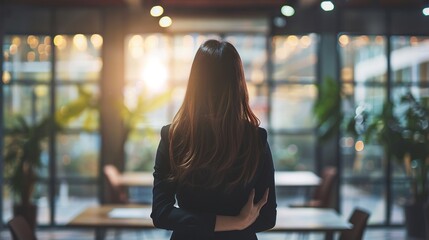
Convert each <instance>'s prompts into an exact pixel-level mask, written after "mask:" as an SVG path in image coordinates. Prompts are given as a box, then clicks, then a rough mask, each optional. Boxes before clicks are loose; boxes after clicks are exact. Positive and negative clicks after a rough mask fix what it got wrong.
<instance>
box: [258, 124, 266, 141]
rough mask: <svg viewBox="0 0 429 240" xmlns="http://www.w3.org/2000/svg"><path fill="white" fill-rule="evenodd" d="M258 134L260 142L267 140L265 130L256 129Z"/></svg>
mask: <svg viewBox="0 0 429 240" xmlns="http://www.w3.org/2000/svg"><path fill="white" fill-rule="evenodd" d="M258 134H259V137H260V138H261V139H262V140H264V139H267V135H268V133H267V130H266V129H265V128H262V127H258Z"/></svg>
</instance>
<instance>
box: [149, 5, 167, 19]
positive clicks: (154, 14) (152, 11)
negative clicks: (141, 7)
mask: <svg viewBox="0 0 429 240" xmlns="http://www.w3.org/2000/svg"><path fill="white" fill-rule="evenodd" d="M163 13H164V8H162V7H161V6H153V7H152V8H151V9H150V15H152V17H159V16H161V15H162V14H163Z"/></svg>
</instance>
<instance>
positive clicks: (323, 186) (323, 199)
mask: <svg viewBox="0 0 429 240" xmlns="http://www.w3.org/2000/svg"><path fill="white" fill-rule="evenodd" d="M336 180H337V169H336V168H335V167H326V168H325V169H323V173H322V182H321V183H320V185H319V186H317V187H316V189H315V191H314V192H313V196H312V198H311V200H310V201H308V202H305V203H303V204H292V205H290V207H317V208H329V207H330V205H331V197H332V192H333V190H334V187H335V183H336Z"/></svg>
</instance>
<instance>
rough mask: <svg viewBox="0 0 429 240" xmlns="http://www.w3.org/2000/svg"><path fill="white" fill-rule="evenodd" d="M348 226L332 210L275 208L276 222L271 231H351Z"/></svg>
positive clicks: (350, 226)
mask: <svg viewBox="0 0 429 240" xmlns="http://www.w3.org/2000/svg"><path fill="white" fill-rule="evenodd" d="M351 228H352V224H350V223H349V222H348V221H347V220H346V219H345V218H344V217H342V216H341V215H339V214H338V213H337V212H336V211H335V210H334V209H326V208H277V221H276V226H274V228H273V229H271V231H281V232H287V231H293V232H328V231H342V230H347V229H351Z"/></svg>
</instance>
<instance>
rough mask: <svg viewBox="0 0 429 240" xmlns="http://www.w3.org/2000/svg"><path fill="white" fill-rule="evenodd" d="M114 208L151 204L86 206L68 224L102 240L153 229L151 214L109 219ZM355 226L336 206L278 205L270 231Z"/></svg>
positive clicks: (328, 232) (332, 229)
mask: <svg viewBox="0 0 429 240" xmlns="http://www.w3.org/2000/svg"><path fill="white" fill-rule="evenodd" d="M115 208H131V209H133V208H139V209H141V208H143V209H147V210H150V206H148V205H103V206H94V207H89V208H87V209H85V210H84V211H83V212H82V213H80V214H79V215H77V216H76V217H75V218H73V219H72V220H71V221H70V222H69V223H68V224H67V226H69V227H82V228H95V229H96V239H97V240H98V239H103V237H104V236H103V233H102V232H103V230H104V229H105V228H128V229H129V228H138V229H151V228H154V226H153V223H152V219H151V218H150V216H149V214H147V215H143V216H141V217H138V218H110V217H109V215H108V214H109V212H111V211H112V210H113V209H115ZM351 227H352V226H351V224H350V223H348V222H347V220H345V219H344V218H342V217H341V216H340V215H339V214H338V213H337V212H335V210H333V209H316V208H277V224H276V226H275V227H274V228H273V229H271V230H270V231H275V232H324V233H326V237H327V239H330V238H331V237H332V234H333V233H334V232H337V231H343V230H346V229H350V228H351Z"/></svg>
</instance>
